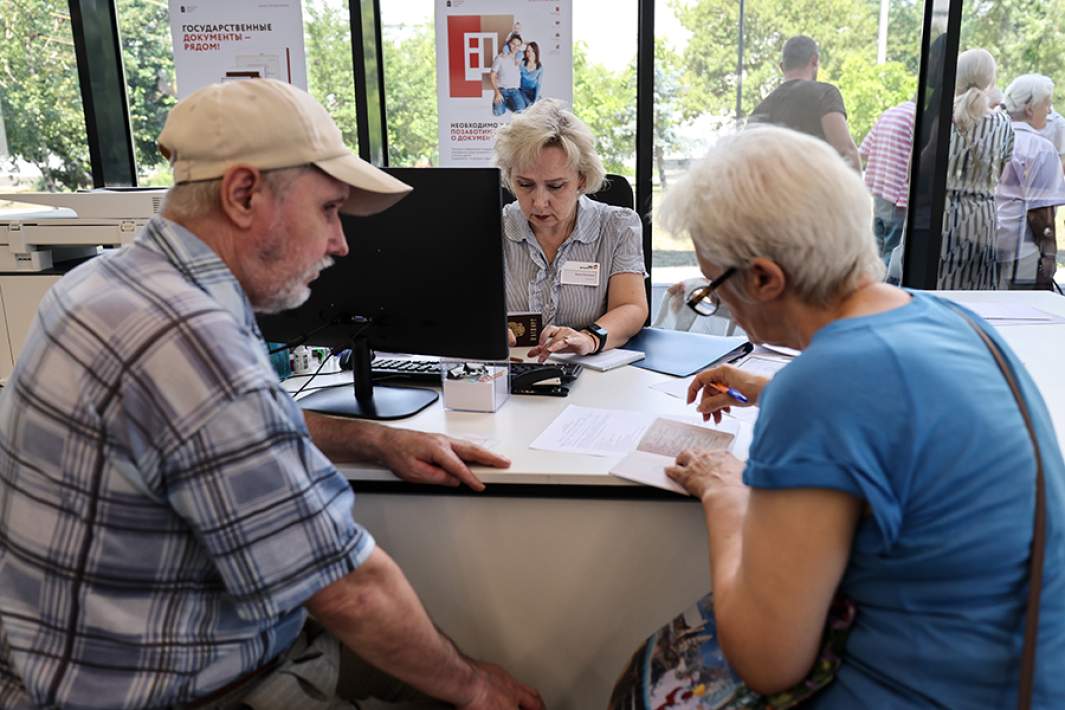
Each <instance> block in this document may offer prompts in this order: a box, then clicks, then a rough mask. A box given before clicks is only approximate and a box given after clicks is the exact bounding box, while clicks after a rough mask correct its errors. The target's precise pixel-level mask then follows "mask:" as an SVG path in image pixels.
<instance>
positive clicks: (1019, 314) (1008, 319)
mask: <svg viewBox="0 0 1065 710" xmlns="http://www.w3.org/2000/svg"><path fill="white" fill-rule="evenodd" d="M957 302H958V303H960V304H961V305H963V306H965V307H966V308H968V309H969V310H970V311H972V312H973V313H975V314H976V315H978V316H980V317H981V318H983V319H984V320H986V321H987V322H989V323H992V324H994V325H999V326H1001V325H1050V324H1053V323H1065V318H1062V317H1061V316H1058V315H1055V314H1053V313H1047V312H1046V311H1041V310H1039V309H1038V308H1032V307H1031V306H1024V305H1019V304H1016V303H997V302H989V301H962V300H958V301H957Z"/></svg>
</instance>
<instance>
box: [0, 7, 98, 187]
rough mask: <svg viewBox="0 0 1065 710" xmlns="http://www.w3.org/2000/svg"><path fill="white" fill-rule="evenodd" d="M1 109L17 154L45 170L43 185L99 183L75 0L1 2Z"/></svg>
mask: <svg viewBox="0 0 1065 710" xmlns="http://www.w3.org/2000/svg"><path fill="white" fill-rule="evenodd" d="M0 110H2V111H3V116H4V126H5V128H6V130H7V143H8V150H9V151H10V154H11V158H12V159H16V158H17V159H20V160H23V161H25V162H27V163H31V164H32V165H33V166H35V167H36V168H37V169H38V170H39V171H40V173H41V177H40V180H39V184H38V185H36V187H37V189H41V190H51V191H63V190H73V189H76V188H79V187H87V186H89V185H91V184H92V171H91V169H90V165H89V144H88V140H87V138H86V134H85V114H84V112H83V111H82V108H81V89H80V87H79V85H78V67H77V60H76V58H75V56H74V41H73V33H72V30H71V25H70V12H69V9H68V7H67V3H65V2H61V1H60V0H0ZM5 162H7V163H8V164H7V165H5V166H4V170H5V172H8V173H9V174H10V173H16V172H17V168H16V166H15V163H14V160H10V161H5Z"/></svg>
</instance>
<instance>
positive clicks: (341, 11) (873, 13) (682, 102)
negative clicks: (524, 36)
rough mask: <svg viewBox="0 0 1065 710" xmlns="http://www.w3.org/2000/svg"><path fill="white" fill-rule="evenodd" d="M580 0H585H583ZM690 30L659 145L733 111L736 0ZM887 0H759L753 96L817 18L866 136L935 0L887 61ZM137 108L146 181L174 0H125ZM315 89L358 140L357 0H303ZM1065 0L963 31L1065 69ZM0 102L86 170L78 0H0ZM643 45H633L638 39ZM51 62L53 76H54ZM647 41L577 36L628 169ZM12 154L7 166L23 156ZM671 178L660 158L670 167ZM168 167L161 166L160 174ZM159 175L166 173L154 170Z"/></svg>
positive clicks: (1033, 61) (165, 102)
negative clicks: (785, 49) (882, 47)
mask: <svg viewBox="0 0 1065 710" xmlns="http://www.w3.org/2000/svg"><path fill="white" fill-rule="evenodd" d="M578 1H583V0H578ZM659 1H660V2H666V3H668V4H669V5H670V7H671V8H672V9H673V11H674V12H675V14H676V15H677V18H678V20H679V21H680V22H681V24H682V25H683V26H684V27H685V28H686V29H687V30H689V31H690V33H691V37H690V40H689V41H688V43H687V45H686V47H684V48H683V49H678V50H673V49H671V48H670V47H669V45H668V44H667V43H666V42H665V41H663V40H662V39H661V38H659V41H658V42H657V43H656V44H657V51H656V63H657V66H656V69H655V73H656V93H655V104H656V125H655V141H656V153H657V154H658V157H659V167H660V168H661V167H662V161H663V159H664V158H665V156H667V155H669V154H670V153H673V152H676V151H683V146H682V145H681V138H680V136H681V135H682V133H683V130H682V129H683V128H684V126H685V125H689V124H690V122H691V121H693V120H695V119H696V118H699V117H705V116H707V115H709V116H711V117H716V118H718V119H720V121H721V122H722V123H726V124H727V123H729V122H730V121H731V118H732V114H733V112H734V107H735V95H736V66H735V65H736V40H737V20H738V3H737V2H735V0H659ZM879 4H880V3H879V0H748V3H747V8H748V13H747V35H746V51H745V65H744V91H743V101H742V106H743V112H744V114H748V113H749V112H750V111H751V110H752V109H753V108H754V106H755V105H756V104H757V103H758V102H759V101H760V100H761V99H762V98H763V97H764V96H766V95H767V94H768V93H769V92H770V91H771V90H772V89H773V88H774V87H775V86H776V85H777V84H778V83H779V81H780V73H779V69H778V66H777V65H778V62H779V55H780V49H781V46H782V45H783V42H784V40H785V39H787V37H789V36H791V35H793V34H798V33H805V34H809V35H810V36H812V37H814V38H815V39H816V40H817V41H818V42H819V44H820V45H821V48H822V75H821V78H823V79H824V80H825V81H829V82H832V83H834V84H836V85H837V86H839V88H840V90H841V92H842V93H843V95H844V99H845V101H846V103H847V108H848V114H849V122H850V126H851V130H852V133H853V135H854V138H855V140H856V141H858V142H860V141H861V139H862V138H863V137H864V136H865V133H866V132H867V131H868V129H869V128H870V127H871V126H872V125H873V123H874V122H875V121H876V119H877V117H878V116H879V115H880V113H881V112H883V111H884V110H885V109H887V108H889V107H890V106H893V105H895V104H897V103H899V102H901V101H903V100H905V99H907V98H910V97H911V96H912V95H913V93H914V89H915V86H916V73H917V66H918V61H919V56H920V55H919V48H920V36H919V35H920V27H921V18H922V16H923V12H924V3H923V2H918V0H893V2H892V3H891V14H890V23H889V28H890V29H889V35H888V39H889V42H888V62H887V63H885V64H882V65H877V64H876V62H875V46H876V33H877V25H878V21H879ZM118 7H119V13H120V26H121V29H122V47H123V56H124V69H125V72H126V78H127V82H128V85H129V105H130V120H131V123H132V127H133V133H134V143H135V150H136V155H137V160H138V164H139V166H140V171H139V172H140V173H141V176H142V181H143V180H145V179H148V180H158V181H160V182H165V181H168V179H169V178H168V173H167V171H166V170H165V164H164V163H163V161H162V159H161V157H160V156H159V155H158V152H157V150H156V148H155V140H156V138H157V137H158V135H159V132H160V131H161V129H162V126H163V122H164V120H165V117H166V114H167V112H168V111H169V109H170V107H171V106H172V105H173V103H174V101H175V95H174V88H173V57H172V50H171V44H170V30H169V24H168V18H167V3H166V2H165V0H119V2H118ZM304 9H305V13H304V19H305V31H306V45H307V54H308V62H307V65H308V75H309V76H308V79H309V86H310V90H311V92H312V93H313V94H314V95H315V96H316V97H317V98H318V99H319V100H320V101H322V103H323V104H324V105H325V106H326V107H327V108H328V109H329V111H330V112H331V113H332V114H333V116H334V117H335V118H336V119H337V123H338V124H339V125H340V127H341V130H342V132H343V134H344V137H345V140H346V141H347V142H348V144H349V145H351V146H353V147H354V146H355V143H356V118H355V109H354V103H355V102H354V89H353V81H352V68H351V42H350V28H349V21H348V10H347V2H345V1H344V0H305V3H304ZM1063 16H1065V0H1043V1H1042V2H1038V3H1033V2H1030V0H967V2H966V11H965V19H964V22H963V26H962V47H963V48H968V47H978V46H979V47H984V48H986V49H988V50H989V51H990V52H991V53H992V54H993V55H994V56H995V58H996V59H997V60H998V63H999V76H1000V82H999V83H1000V86H1005V84H1007V83H1008V82H1009V81H1010V80H1012V79H1013V78H1014V77H1015V76H1017V75H1019V74H1022V73H1026V72H1039V73H1043V74H1047V75H1049V76H1051V77H1052V78H1054V79H1055V80H1057V81H1058V82H1059V83H1060V82H1062V81H1065V51H1062V50H1065V34H1063V32H1062V30H1061V26H1060V22H1059V18H1061V17H1063ZM0 33H2V34H0V36H2V38H3V42H2V43H0V110H2V115H3V117H4V123H5V126H6V130H7V141H8V145H9V150H10V153H11V156H12V158H17V159H19V160H22V161H25V162H28V163H31V164H33V165H34V166H36V167H37V169H38V170H40V172H41V176H42V177H41V178H40V185H38V186H37V187H39V188H41V189H48V190H56V189H74V188H78V187H86V186H88V185H89V184H90V182H91V178H90V170H89V162H88V146H87V144H86V139H85V121H84V114H83V111H82V105H81V94H80V88H79V86H78V82H77V69H76V62H75V59H74V51H73V41H72V34H71V27H70V21H69V17H68V9H67V4H66V3H64V2H61V1H60V0H0ZM434 42H435V38H434V35H433V28H432V25H431V24H426V25H425V26H424V27H420V28H416V29H415V30H414V31H413V32H408V33H404V34H403V35H402V36H401V37H399V38H396V39H394V40H391V41H386V42H385V43H384V47H383V51H384V54H385V95H386V98H387V106H386V109H387V112H388V130H389V136H388V137H389V146H390V159H391V162H392V163H393V164H397V165H415V164H435V163H436V162H438V147H437V126H436V123H437V107H436V89H435V86H436V72H435V46H434ZM634 53H635V52H634ZM42 78H44V79H45V80H42ZM635 83H636V82H635V57H634V58H633V63H632V65H630V66H629V67H628V68H627V69H623V70H620V71H612V70H610V69H609V68H607V67H605V66H603V65H601V64H598V63H596V62H594V61H592V60H591V59H590V57H589V53H588V49H587V47H586V46H585V45H583V44H582V43H581V42H579V41H578V42H577V43H576V45H575V47H574V87H573V90H574V109H575V111H576V112H577V114H578V115H580V116H581V117H582V118H583V119H584V120H585V121H586V122H587V123H588V124H589V125H590V126H591V128H592V130H593V131H594V132H595V133H596V135H597V137H598V140H599V151H600V154H601V156H602V157H603V160H604V163H605V164H606V165H607V168H608V170H610V171H611V172H618V173H622V174H627V175H631V174H632V166H633V159H634V153H635V111H636V86H635ZM13 166H14V162H13V160H12V161H8V165H7V166H6V169H7V170H8V171H9V172H10V171H11V170H13ZM659 172H660V178H659V179H660V180H661V174H664V171H663V170H661V169H660V170H659ZM160 175H162V176H163V177H159V176H160ZM153 176H155V177H153Z"/></svg>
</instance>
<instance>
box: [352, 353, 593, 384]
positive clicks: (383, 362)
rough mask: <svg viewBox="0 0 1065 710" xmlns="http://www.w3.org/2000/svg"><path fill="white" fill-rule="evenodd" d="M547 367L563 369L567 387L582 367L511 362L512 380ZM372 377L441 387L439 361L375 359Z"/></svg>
mask: <svg viewBox="0 0 1065 710" xmlns="http://www.w3.org/2000/svg"><path fill="white" fill-rule="evenodd" d="M545 367H557V368H558V369H560V370H562V378H561V379H562V384H564V385H567V384H569V383H571V382H573V381H574V380H575V379H577V378H578V377H579V376H580V374H581V371H582V370H583V369H584V367H583V365H580V364H578V363H575V362H553V361H552V362H545V363H538V362H512V363H510V379H511V381H513V380H514V379H515V378H517V377H521V376H522V375H524V374H527V373H530V372H535V371H536V370H540V369H543V368H545ZM370 368H371V369H370V372H371V378H372V379H373V381H374V382H381V383H382V384H384V383H386V382H396V383H399V382H406V383H411V384H413V383H417V384H440V361H439V360H396V359H390V358H383V357H376V358H374V360H373V362H372V363H370Z"/></svg>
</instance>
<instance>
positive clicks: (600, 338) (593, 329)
mask: <svg viewBox="0 0 1065 710" xmlns="http://www.w3.org/2000/svg"><path fill="white" fill-rule="evenodd" d="M581 330H583V331H585V332H588V333H591V334H592V335H594V336H595V340H596V345H595V350H594V351H593V352H592V355H595V354H597V353H601V352H603V348H604V347H606V328H604V327H603V326H601V325H599V324H598V323H592V324H591V325H586V326H584V327H583V328H581Z"/></svg>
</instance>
